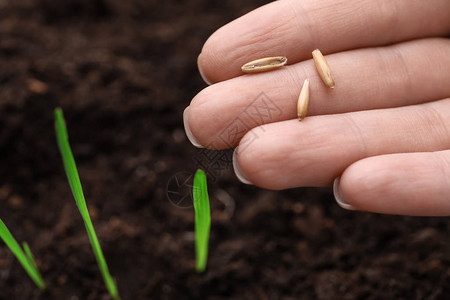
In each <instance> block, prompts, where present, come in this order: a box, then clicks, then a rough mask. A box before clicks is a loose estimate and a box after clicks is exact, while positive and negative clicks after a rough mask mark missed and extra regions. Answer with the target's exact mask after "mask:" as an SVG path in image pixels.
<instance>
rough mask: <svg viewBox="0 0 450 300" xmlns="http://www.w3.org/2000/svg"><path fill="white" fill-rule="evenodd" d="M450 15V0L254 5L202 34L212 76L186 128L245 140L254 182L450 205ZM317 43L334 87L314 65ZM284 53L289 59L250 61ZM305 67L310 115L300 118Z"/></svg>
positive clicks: (381, 202) (426, 210)
mask: <svg viewBox="0 0 450 300" xmlns="http://www.w3.org/2000/svg"><path fill="white" fill-rule="evenodd" d="M449 15H450V1H448V0H429V1H422V0H376V1H372V0H367V1H363V0H351V1H350V0H341V1H337V0H323V1H315V0H303V1H298V0H281V1H276V2H273V3H270V4H268V5H265V6H263V7H261V8H259V9H256V10H255V11H252V12H250V13H249V14H247V15H245V16H243V17H241V18H239V19H237V20H235V21H233V22H231V23H229V24H227V25H225V26H224V27H222V28H221V29H219V30H218V31H217V32H215V33H214V34H213V35H212V36H211V37H210V38H209V39H208V41H207V42H206V43H205V45H204V47H203V49H202V52H201V54H200V56H199V58H198V66H199V70H200V73H201V74H202V77H203V78H204V79H205V81H206V82H208V83H213V84H212V85H211V86H209V87H207V88H205V89H204V90H203V91H201V92H200V93H199V94H198V95H197V96H195V98H194V99H193V100H192V102H191V104H190V106H189V107H188V108H187V109H186V111H185V113H184V118H185V120H184V121H185V129H186V132H187V134H188V136H189V138H190V140H191V142H192V143H193V144H194V145H196V146H202V145H203V146H206V147H208V148H214V149H224V148H229V147H236V146H237V148H236V150H235V155H234V167H235V171H236V174H237V176H238V178H240V179H241V181H243V182H245V183H252V184H255V185H258V186H261V187H264V188H268V189H286V188H293V187H301V186H330V185H331V184H333V182H334V187H335V196H336V199H337V201H338V203H339V204H340V205H341V206H342V207H344V208H347V209H356V210H366V211H372V212H379V213H390V214H406V215H450V150H449V149H450V98H448V97H450V39H449V38H448V35H449V34H450V17H449ZM446 36H447V38H446ZM316 48H318V49H320V50H321V51H322V53H323V54H324V55H325V58H326V59H327V61H328V64H329V65H330V68H331V71H332V74H333V78H334V81H335V82H336V88H335V89H329V88H328V87H326V86H325V84H323V82H322V81H321V79H320V77H319V75H318V73H317V71H316V69H315V66H314V63H313V61H312V56H311V52H312V51H313V50H314V49H316ZM280 55H284V56H286V57H287V58H288V65H287V66H285V67H283V68H281V69H278V70H275V71H271V72H266V73H258V74H250V75H244V74H243V73H242V72H241V69H240V67H241V66H242V65H243V64H244V63H246V62H248V61H251V60H254V59H258V58H262V57H268V56H280ZM306 78H309V79H310V94H311V96H310V102H309V109H308V116H307V117H306V118H305V119H304V120H303V121H302V122H299V121H298V120H297V118H296V115H297V111H296V104H297V98H298V95H299V93H300V89H301V87H302V84H303V81H304V80H305V79H306ZM261 93H263V94H261ZM261 97H262V98H261ZM266 104H268V106H267V107H264V105H266Z"/></svg>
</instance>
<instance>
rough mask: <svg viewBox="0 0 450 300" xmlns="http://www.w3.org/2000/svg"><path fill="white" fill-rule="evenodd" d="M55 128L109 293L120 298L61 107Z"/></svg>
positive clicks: (67, 171)
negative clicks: (90, 213)
mask: <svg viewBox="0 0 450 300" xmlns="http://www.w3.org/2000/svg"><path fill="white" fill-rule="evenodd" d="M55 129H56V137H57V140H58V147H59V151H60V152H61V156H62V159H63V163H64V169H65V170H66V174H67V179H68V180H69V185H70V189H71V190H72V193H73V196H74V198H75V202H76V204H77V207H78V210H79V211H80V214H81V217H82V218H83V221H84V225H85V227H86V231H87V234H88V237H89V241H90V242H91V246H92V250H93V251H94V255H95V258H96V259H97V263H98V266H99V268H100V271H101V273H102V276H103V280H104V281H105V284H106V287H107V289H108V292H109V294H110V295H111V296H112V297H113V299H114V300H118V299H120V297H119V293H118V290H117V286H116V284H115V282H114V280H113V279H112V277H111V274H110V273H109V270H108V265H107V264H106V260H105V258H104V256H103V252H102V249H101V248H100V243H99V242H98V239H97V235H96V234H95V230H94V226H93V225H92V221H91V217H90V216H89V211H88V209H87V205H86V200H85V198H84V194H83V189H82V187H81V182H80V177H79V176H78V170H77V166H76V165H75V159H74V158H73V154H72V150H71V149H70V144H69V137H68V135H67V129H66V123H65V121H64V116H63V112H62V110H61V108H57V109H55Z"/></svg>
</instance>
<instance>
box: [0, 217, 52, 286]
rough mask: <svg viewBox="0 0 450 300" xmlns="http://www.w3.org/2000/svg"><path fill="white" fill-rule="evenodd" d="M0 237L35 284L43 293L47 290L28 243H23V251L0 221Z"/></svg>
mask: <svg viewBox="0 0 450 300" xmlns="http://www.w3.org/2000/svg"><path fill="white" fill-rule="evenodd" d="M0 237H1V238H2V240H3V241H4V242H5V244H6V246H8V248H9V249H10V250H11V251H12V253H14V255H15V256H16V257H17V259H18V260H19V262H20V264H21V265H22V267H23V268H24V269H25V271H27V273H28V275H30V277H31V279H33V281H34V283H35V284H36V285H37V286H38V287H39V288H40V289H41V290H42V291H43V290H45V283H44V280H43V279H42V276H41V273H39V270H38V268H37V266H36V262H35V261H34V258H33V255H32V254H31V251H30V247H28V244H27V243H25V242H24V243H23V250H22V248H21V247H20V245H19V244H18V243H17V241H16V239H15V238H14V237H13V236H12V234H11V232H10V231H9V230H8V228H7V227H6V225H5V223H3V221H2V220H0Z"/></svg>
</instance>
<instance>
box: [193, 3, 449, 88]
mask: <svg viewBox="0 0 450 300" xmlns="http://www.w3.org/2000/svg"><path fill="white" fill-rule="evenodd" d="M449 11H450V1H448V0H429V1H422V0H377V1H361V0H352V1H348V0H340V1H336V0H324V1H316V0H305V1H298V0H283V1H276V2H273V3H270V4H268V5H266V6H263V7H261V8H259V9H256V10H254V11H252V12H250V13H249V14H247V15H245V16H243V17H241V18H239V19H237V20H235V21H233V22H231V23H229V24H227V25H225V26H224V27H222V28H220V29H219V30H218V31H216V32H215V33H214V34H213V35H212V36H211V37H210V38H209V39H208V40H207V41H206V43H205V45H204V47H203V49H202V52H201V54H200V56H199V58H198V65H199V70H200V72H201V74H202V76H203V77H204V78H205V79H206V81H208V82H210V83H214V82H219V81H223V80H226V79H230V78H233V77H236V76H239V75H242V73H241V69H240V67H241V66H242V65H243V64H244V63H247V62H249V61H251V60H254V59H257V58H262V57H267V56H278V55H284V56H287V57H288V60H289V61H288V63H290V64H292V63H295V62H299V61H302V60H305V59H309V58H310V57H311V51H313V50H314V49H316V48H319V49H321V50H322V52H323V53H324V54H329V53H334V52H338V51H343V50H349V49H355V48H361V47H369V46H379V45H386V44H390V43H394V42H399V41H405V40H410V39H416V38H420V37H427V36H440V35H441V36H443V35H447V34H448V33H449V32H450V18H449V17H448V14H449Z"/></svg>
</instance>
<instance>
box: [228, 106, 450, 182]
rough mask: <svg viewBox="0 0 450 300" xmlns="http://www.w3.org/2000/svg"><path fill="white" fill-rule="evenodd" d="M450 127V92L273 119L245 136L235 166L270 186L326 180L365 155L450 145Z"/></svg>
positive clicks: (256, 180) (244, 175) (449, 147)
mask: <svg viewBox="0 0 450 300" xmlns="http://www.w3.org/2000/svg"><path fill="white" fill-rule="evenodd" d="M449 129H450V98H449V99H446V100H441V101H436V102H431V103H426V104H419V105H414V106H408V107H401V108H390V109H380V110H371V111H361V112H353V113H346V114H338V115H326V116H315V117H310V118H306V119H305V120H304V121H302V122H299V121H297V120H290V121H284V122H278V123H272V124H268V125H264V126H260V127H257V128H255V129H253V130H251V131H250V132H248V133H247V134H246V135H245V136H244V137H243V138H242V140H241V142H240V144H239V146H238V148H237V155H236V157H235V161H234V163H235V166H236V168H235V171H237V173H238V174H239V173H240V174H239V176H238V177H240V178H245V179H246V180H247V181H249V182H252V183H254V184H256V185H258V186H261V187H264V188H269V189H285V188H292V187H298V186H328V185H331V183H332V182H333V180H334V179H335V178H336V177H338V176H339V175H340V174H342V172H343V171H344V169H345V168H347V167H348V166H349V165H351V164H352V163H354V162H356V161H358V160H360V159H363V158H366V157H371V156H376V155H382V154H390V153H406V152H424V151H439V150H446V149H450V138H449V136H450V135H449ZM244 181H245V180H244Z"/></svg>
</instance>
